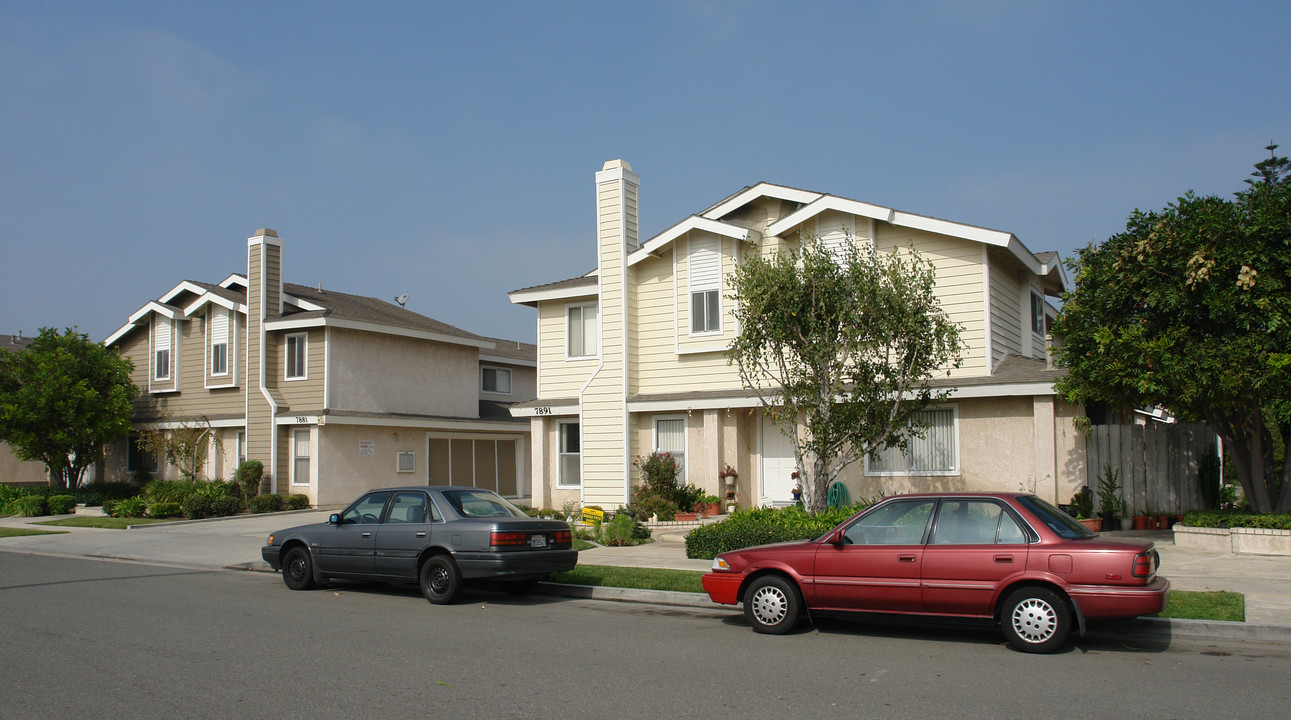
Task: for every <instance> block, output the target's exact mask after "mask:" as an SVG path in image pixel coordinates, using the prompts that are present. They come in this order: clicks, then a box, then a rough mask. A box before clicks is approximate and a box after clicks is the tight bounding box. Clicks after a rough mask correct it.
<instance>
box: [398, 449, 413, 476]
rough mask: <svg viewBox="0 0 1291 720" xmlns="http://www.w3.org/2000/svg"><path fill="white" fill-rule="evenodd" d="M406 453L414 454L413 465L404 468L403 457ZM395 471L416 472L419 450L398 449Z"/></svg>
mask: <svg viewBox="0 0 1291 720" xmlns="http://www.w3.org/2000/svg"><path fill="white" fill-rule="evenodd" d="M405 455H411V456H412V467H410V468H408V469H407V470H404V469H403V467H402V465H403V458H404V456H405ZM394 471H395V472H396V473H415V472H417V451H416V450H397V451H395V454H394Z"/></svg>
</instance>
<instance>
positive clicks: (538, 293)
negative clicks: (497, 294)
mask: <svg viewBox="0 0 1291 720" xmlns="http://www.w3.org/2000/svg"><path fill="white" fill-rule="evenodd" d="M600 296H601V288H600V285H599V283H598V284H597V285H580V286H576V287H565V288H552V289H547V290H514V291H512V292H509V293H507V298H508V299H510V300H511V303H512V304H513V305H528V304H534V303H539V302H543V301H544V300H573V299H574V298H581V297H589V298H592V299H593V300H596V299H598V298H599V297H600Z"/></svg>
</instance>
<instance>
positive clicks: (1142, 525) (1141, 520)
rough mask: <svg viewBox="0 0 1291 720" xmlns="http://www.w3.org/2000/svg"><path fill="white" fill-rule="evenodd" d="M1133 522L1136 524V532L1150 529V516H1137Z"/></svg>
mask: <svg viewBox="0 0 1291 720" xmlns="http://www.w3.org/2000/svg"><path fill="white" fill-rule="evenodd" d="M1132 522H1133V523H1134V529H1135V530H1147V529H1148V516H1147V515H1135V516H1134V517H1133V518H1132Z"/></svg>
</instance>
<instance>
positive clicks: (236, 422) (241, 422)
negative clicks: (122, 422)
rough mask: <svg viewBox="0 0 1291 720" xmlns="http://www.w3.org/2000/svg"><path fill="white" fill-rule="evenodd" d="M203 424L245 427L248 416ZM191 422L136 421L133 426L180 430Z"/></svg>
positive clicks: (221, 426)
mask: <svg viewBox="0 0 1291 720" xmlns="http://www.w3.org/2000/svg"><path fill="white" fill-rule="evenodd" d="M202 422H203V424H205V425H208V426H210V427H211V429H219V428H245V427H246V424H247V419H246V418H226V419H223V420H203V421H202ZM188 426H191V424H189V423H186V422H185V421H183V420H162V421H160V422H144V423H134V424H133V425H132V427H134V428H142V429H145V430H178V429H180V428H182V427H188Z"/></svg>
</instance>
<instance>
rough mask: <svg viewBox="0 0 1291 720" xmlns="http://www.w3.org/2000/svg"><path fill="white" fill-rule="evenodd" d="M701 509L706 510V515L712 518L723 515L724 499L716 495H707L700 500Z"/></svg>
mask: <svg viewBox="0 0 1291 720" xmlns="http://www.w3.org/2000/svg"><path fill="white" fill-rule="evenodd" d="M699 507H703V508H704V514H705V515H707V516H709V517H712V516H714V515H721V514H722V499H721V498H719V497H717V496H716V495H705V496H704V497H702V498H700V499H699Z"/></svg>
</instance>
